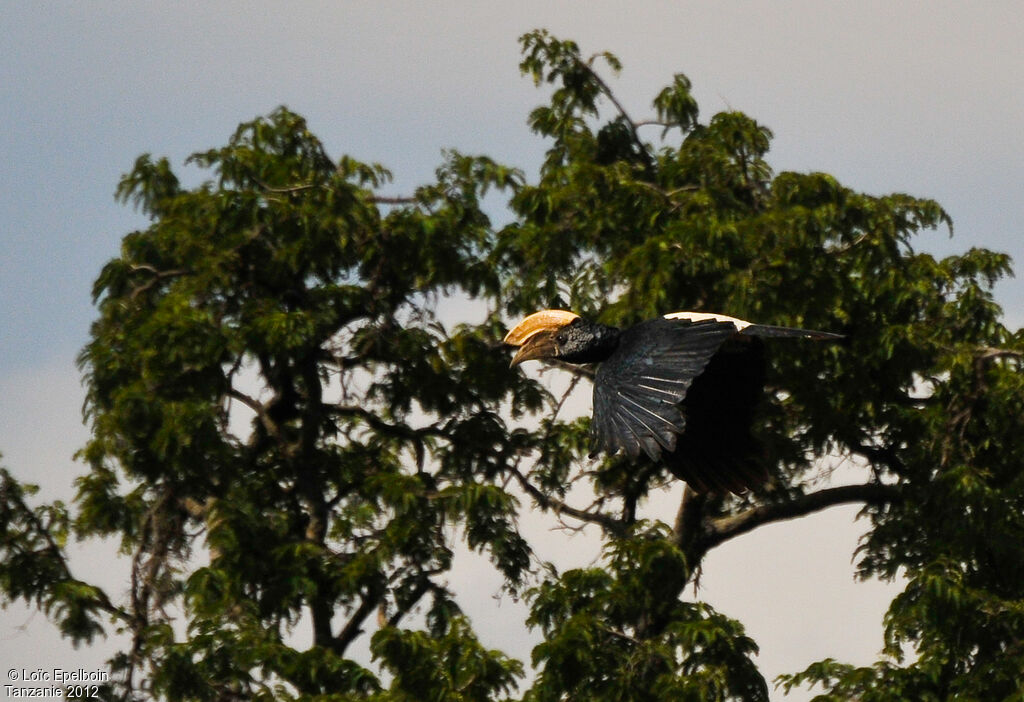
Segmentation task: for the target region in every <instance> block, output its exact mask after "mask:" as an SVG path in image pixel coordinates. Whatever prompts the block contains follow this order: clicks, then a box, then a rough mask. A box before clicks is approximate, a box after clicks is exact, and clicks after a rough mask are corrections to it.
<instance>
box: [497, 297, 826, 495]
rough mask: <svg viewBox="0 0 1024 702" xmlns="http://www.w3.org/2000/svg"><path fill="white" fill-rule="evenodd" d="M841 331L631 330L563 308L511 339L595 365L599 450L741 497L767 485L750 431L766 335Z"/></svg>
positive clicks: (693, 321) (692, 326)
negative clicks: (647, 461)
mask: <svg viewBox="0 0 1024 702" xmlns="http://www.w3.org/2000/svg"><path fill="white" fill-rule="evenodd" d="M842 336H843V335H842V334H832V333H829V332H820V331H811V330H807V329H793V328H790V327H776V326H768V325H764V324H752V323H750V322H745V321H743V320H741V319H736V318H735V317H727V316H725V315H721V314H707V313H702V312H674V313H672V314H666V315H665V316H663V317H658V318H655V319H649V320H647V321H646V322H641V323H640V324H637V325H635V326H632V327H630V328H628V329H625V330H620V329H617V328H615V327H609V326H605V325H603V324H598V323H596V322H591V321H588V320H586V319H583V318H582V317H580V316H578V315H576V314H573V313H572V312H566V311H565V310H543V311H541V312H537V313H535V314H531V315H530V316H528V317H526V318H525V319H523V321H521V322H520V323H519V324H517V325H516V326H515V327H514V328H513V329H512V330H511V331H509V333H508V334H507V335H506V336H505V343H506V344H508V345H511V346H518V347H520V348H519V350H518V352H517V353H516V354H515V356H514V357H513V359H512V365H513V366H516V365H518V364H520V363H522V362H523V361H528V360H531V359H555V360H559V361H565V362H567V363H573V364H583V363H597V364H599V365H598V366H597V373H596V374H595V376H594V416H593V421H592V423H591V432H592V436H593V444H592V446H593V451H592V453H591V454H590V455H591V457H594V456H596V455H597V454H598V453H599V452H601V451H604V452H606V453H608V454H614V453H616V452H617V451H618V450H620V449H622V450H623V451H625V453H626V454H627V455H628V456H630V457H631V458H633V459H636V458H638V457H639V456H640V453H641V451H642V452H643V453H645V454H647V456H648V457H650V459H651V460H652V461H655V462H660V463H663V464H664V465H665V466H666V467H667V468H668V469H669V470H670V471H671V472H672V473H673V474H674V475H676V476H677V477H678V478H680V479H682V480H685V481H686V482H687V483H688V484H689V485H690V486H691V487H692V488H693V489H694V490H697V491H698V492H703V493H707V492H713V493H725V492H727V491H728V492H733V493H735V494H742V493H744V492H746V491H747V490H748V489H755V488H758V487H759V486H761V485H763V484H764V483H765V482H766V481H767V480H768V470H767V466H766V465H765V461H764V458H763V455H762V451H761V448H760V446H759V444H758V443H757V441H756V440H755V439H754V437H753V435H752V433H751V425H752V424H753V421H754V410H755V408H756V406H757V404H758V402H759V401H760V399H761V395H762V394H763V390H764V377H765V358H764V344H763V343H762V341H761V339H762V338H765V337H804V338H810V339H840V338H842Z"/></svg>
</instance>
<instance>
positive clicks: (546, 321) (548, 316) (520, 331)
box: [505, 310, 579, 346]
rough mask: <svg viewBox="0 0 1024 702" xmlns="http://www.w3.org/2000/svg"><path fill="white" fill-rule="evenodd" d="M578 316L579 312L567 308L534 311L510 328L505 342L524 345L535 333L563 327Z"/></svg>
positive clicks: (512, 344) (510, 344) (511, 344)
mask: <svg viewBox="0 0 1024 702" xmlns="http://www.w3.org/2000/svg"><path fill="white" fill-rule="evenodd" d="M578 318H579V315H578V314H574V313H572V312H567V311H565V310H542V311H540V312H534V313H533V314H531V315H530V316H528V317H526V318H524V319H523V321H521V322H520V323H519V324H517V325H515V326H514V327H512V329H510V330H509V332H508V334H506V335H505V343H506V344H508V345H509V346H522V345H523V344H525V343H526V342H527V341H529V340H530V339H531V338H532V337H534V336H535V335H537V334H539V333H541V332H543V331H554V330H556V329H561V328H562V327H564V326H565V325H566V324H569V323H570V322H572V321H573V320H574V319H578Z"/></svg>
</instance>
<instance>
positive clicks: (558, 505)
mask: <svg viewBox="0 0 1024 702" xmlns="http://www.w3.org/2000/svg"><path fill="white" fill-rule="evenodd" d="M508 470H509V472H511V473H512V475H514V476H515V477H516V480H517V481H518V482H519V485H520V486H521V487H522V488H523V490H525V491H526V493H527V494H528V495H529V496H530V497H532V498H533V499H534V500H535V501H536V502H537V504H539V505H540V506H541V509H550V510H552V511H553V512H554V513H555V514H568V515H569V516H570V517H573V518H574V519H578V520H580V521H582V522H590V523H591V524H600V525H601V526H602V527H604V528H605V529H606V530H607V531H609V532H611V533H613V534H618V533H621V532H622V531H623V529H624V528H625V525H624V524H623V523H622V522H621V521H619V520H618V519H616V518H615V517H612V516H610V515H607V514H604V513H602V512H588V511H587V510H583V509H577V508H576V507H572V506H570V505H568V504H566V503H565V502H562V501H561V500H559V499H558V498H556V497H551V496H550V495H546V494H545V493H544V492H543V491H542V490H541V489H540V488H538V487H537V486H536V485H534V484H533V483H531V482H530V480H529V478H527V477H526V476H525V475H523V473H522V471H520V470H519V469H518V468H516V467H515V466H509V469H508Z"/></svg>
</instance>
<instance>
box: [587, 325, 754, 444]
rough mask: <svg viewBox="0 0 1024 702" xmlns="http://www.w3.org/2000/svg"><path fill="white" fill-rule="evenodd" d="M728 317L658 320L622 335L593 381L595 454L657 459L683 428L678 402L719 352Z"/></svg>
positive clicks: (728, 331) (733, 328) (728, 333)
mask: <svg viewBox="0 0 1024 702" xmlns="http://www.w3.org/2000/svg"><path fill="white" fill-rule="evenodd" d="M736 333H737V325H736V324H734V323H733V321H732V320H731V318H725V319H716V318H706V319H698V320H693V319H689V318H683V317H661V318H658V319H652V320H649V321H647V322H643V323H641V324H638V325H636V326H635V327H632V328H630V329H628V330H626V331H625V332H623V334H622V337H621V339H620V341H619V348H618V349H616V351H615V353H613V354H612V356H611V357H610V358H608V359H607V360H605V361H604V362H603V363H601V365H600V366H599V367H598V370H597V375H596V377H595V379H594V419H593V425H592V426H593V453H594V454H597V453H598V452H601V451H604V452H606V453H615V452H616V451H619V450H622V451H624V452H625V453H626V454H628V455H629V456H630V457H633V458H636V457H637V456H639V455H640V453H641V451H642V452H643V453H645V454H647V455H648V456H649V457H650V458H651V459H652V460H658V458H659V457H660V456H661V453H662V452H663V451H669V452H671V451H674V450H675V448H676V442H677V437H678V436H679V435H680V434H681V433H682V432H683V430H684V429H685V428H686V418H685V417H684V415H683V412H682V409H681V408H680V406H679V405H680V403H681V402H682V401H683V399H684V398H685V397H686V393H687V390H688V389H689V387H690V385H691V383H693V380H694V378H696V377H697V376H699V375H700V374H701V373H702V372H703V370H704V368H705V367H706V366H707V364H708V362H709V361H710V360H711V358H712V356H714V355H715V353H716V352H717V351H718V349H719V347H720V346H721V345H722V344H723V343H724V342H725V341H726V340H727V339H729V338H730V337H732V336H734V335H735V334H736Z"/></svg>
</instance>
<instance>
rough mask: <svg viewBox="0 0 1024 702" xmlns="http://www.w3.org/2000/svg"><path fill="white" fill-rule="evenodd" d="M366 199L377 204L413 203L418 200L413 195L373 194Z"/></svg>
mask: <svg viewBox="0 0 1024 702" xmlns="http://www.w3.org/2000/svg"><path fill="white" fill-rule="evenodd" d="M367 199H368V200H369V201H370V202H372V203H374V204H377V205H414V204H416V203H417V202H419V200H417V199H416V198H415V197H409V196H401V197H395V196H392V197H388V196H384V195H373V196H372V197H369V198H367Z"/></svg>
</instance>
